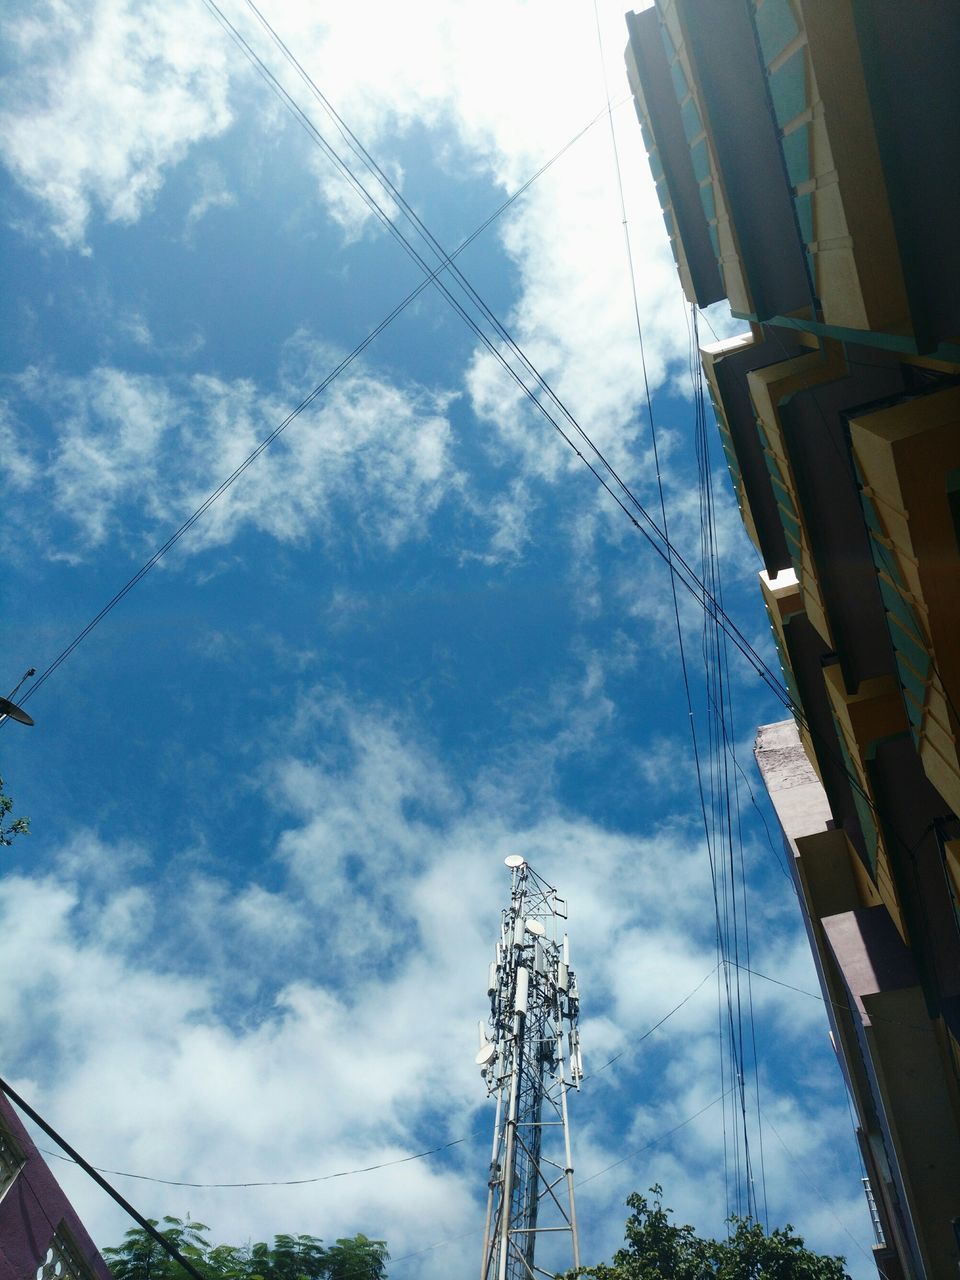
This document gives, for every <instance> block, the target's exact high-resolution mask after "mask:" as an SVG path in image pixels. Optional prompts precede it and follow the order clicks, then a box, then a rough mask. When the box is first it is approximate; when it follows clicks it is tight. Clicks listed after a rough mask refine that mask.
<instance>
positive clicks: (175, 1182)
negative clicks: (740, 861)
mask: <svg viewBox="0 0 960 1280" xmlns="http://www.w3.org/2000/svg"><path fill="white" fill-rule="evenodd" d="M715 972H716V967H714V968H713V969H711V970H710V971H709V972H708V973H705V974H704V975H703V977H702V978H701V979H700V981H699V982H698V983H697V985H696V986H695V987H693V988H692V989H691V990H690V991H688V992H687V994H686V995H685V996H684V997H683V999H682V1000H680V1001H678V1002H677V1004H675V1005H674V1006H673V1008H672V1009H669V1010H668V1011H667V1012H666V1013H665V1014H664V1015H663V1016H662V1017H661V1018H659V1019H658V1020H657V1021H656V1022H655V1023H654V1024H653V1025H652V1026H650V1027H648V1028H647V1029H646V1031H644V1032H643V1033H642V1034H641V1035H640V1036H639V1037H638V1038H637V1039H636V1040H634V1041H632V1042H631V1043H630V1044H629V1045H627V1046H626V1047H625V1048H623V1049H621V1050H620V1052H619V1053H615V1054H614V1055H613V1057H611V1058H609V1059H608V1060H607V1061H606V1062H604V1063H603V1064H602V1065H601V1066H599V1067H597V1068H596V1069H595V1070H593V1071H591V1072H590V1074H589V1075H586V1076H584V1077H583V1080H582V1083H583V1084H586V1083H587V1082H588V1081H590V1080H594V1079H596V1077H597V1076H598V1075H600V1074H601V1073H602V1072H604V1071H606V1070H607V1069H608V1067H611V1066H613V1064H614V1063H615V1062H618V1061H619V1060H620V1059H621V1058H623V1057H626V1056H627V1055H628V1054H630V1053H633V1052H635V1051H636V1049H637V1048H638V1047H639V1046H640V1045H641V1044H643V1042H644V1041H645V1040H647V1039H649V1037H650V1036H652V1035H653V1034H654V1032H656V1031H659V1029H660V1028H661V1027H662V1026H663V1025H664V1023H665V1022H667V1021H669V1019H670V1018H672V1017H673V1015H674V1014H675V1013H678V1012H679V1011H680V1010H681V1009H682V1008H683V1007H684V1005H685V1004H687V1003H689V1001H690V1000H692V999H693V997H694V996H695V995H696V994H697V992H698V991H700V990H701V988H702V987H703V986H704V985H705V983H707V982H708V981H709V980H710V978H712V977H713V974H714V973H715ZM0 1089H2V1090H4V1091H5V1092H9V1090H7V1087H6V1085H5V1084H4V1083H3V1081H2V1080H0ZM11 1097H13V1098H14V1101H15V1102H17V1105H18V1106H19V1105H20V1104H21V1102H22V1099H19V1098H17V1097H16V1096H14V1095H13V1094H12V1093H11ZM25 1105H26V1104H24V1106H25ZM31 1118H32V1116H31ZM481 1129H482V1126H479V1125H478V1126H477V1127H475V1128H474V1129H472V1130H471V1131H470V1132H469V1133H468V1134H465V1135H464V1136H463V1137H461V1138H454V1139H452V1140H451V1141H449V1142H442V1143H439V1144H438V1145H437V1146H434V1147H430V1148H429V1149H427V1150H426V1151H418V1152H416V1153H414V1154H413V1155H408V1156H400V1157H398V1158H397V1159H395V1160H383V1161H380V1162H379V1163H378V1164H371V1165H363V1166H360V1167H358V1168H355V1169H341V1170H338V1171H337V1172H336V1173H324V1174H317V1175H315V1176H313V1177H309V1178H264V1179H247V1180H245V1181H242V1182H186V1181H184V1180H182V1179H179V1178H158V1177H153V1176H151V1175H149V1174H144V1173H130V1172H128V1171H127V1170H124V1169H108V1168H105V1167H103V1166H101V1165H91V1166H90V1167H91V1168H92V1169H95V1170H96V1172H97V1173H102V1174H110V1175H111V1176H112V1177H115V1178H131V1179H135V1180H136V1181H137V1182H151V1183H159V1184H160V1185H162V1186H166V1187H188V1188H191V1189H194V1190H207V1191H211V1190H240V1189H243V1188H249V1187H301V1186H308V1185H313V1184H316V1183H320V1182H332V1181H333V1180H334V1179H337V1178H350V1177H354V1176H355V1175H358V1174H364V1173H375V1172H377V1171H379V1170H380V1169H390V1168H393V1167H395V1166H396V1165H400V1164H410V1163H411V1162H413V1161H415V1160H425V1159H427V1158H429V1157H430V1156H434V1155H438V1154H439V1153H440V1152H441V1151H448V1150H449V1149H450V1148H451V1147H457V1146H461V1145H462V1144H463V1143H464V1142H469V1141H470V1139H471V1138H475V1137H476V1136H477V1134H478V1133H480V1132H481ZM58 1141H59V1139H58ZM44 1154H46V1155H52V1156H54V1157H55V1158H56V1159H59V1160H64V1159H66V1160H67V1161H68V1162H70V1161H72V1157H65V1156H62V1155H59V1154H58V1153H57V1152H55V1151H45V1152H44ZM73 1163H76V1161H73Z"/></svg>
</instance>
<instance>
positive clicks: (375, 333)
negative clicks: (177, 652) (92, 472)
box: [0, 109, 606, 724]
mask: <svg viewBox="0 0 960 1280" xmlns="http://www.w3.org/2000/svg"><path fill="white" fill-rule="evenodd" d="M605 110H606V109H604V111H601V112H599V113H598V114H597V115H596V116H594V118H593V119H592V120H590V121H589V122H588V123H587V124H586V125H584V127H583V128H582V129H581V130H580V132H579V133H577V134H575V135H574V136H573V137H572V138H570V139H569V141H568V142H566V143H565V144H564V146H562V147H561V148H560V150H559V151H557V152H556V153H555V154H554V155H553V156H551V157H550V159H549V160H547V161H546V162H545V163H544V164H542V165H541V166H540V168H539V169H537V170H536V172H535V173H533V174H531V176H530V177H529V178H528V179H527V180H526V182H524V183H523V184H522V185H521V186H519V187H518V188H517V189H516V190H515V191H514V192H513V194H512V195H511V196H509V197H508V198H507V199H506V200H505V201H504V202H503V203H502V204H501V205H499V206H498V207H497V209H495V210H494V212H493V213H491V214H490V215H489V217H487V218H485V219H484V221H483V222H481V223H480V225H479V226H478V227H477V228H476V229H475V230H474V231H472V232H471V234H470V235H469V236H467V238H466V239H465V240H463V241H462V242H461V243H460V244H459V245H458V246H457V248H456V249H454V251H453V253H451V254H450V256H449V259H448V260H447V261H444V262H443V263H441V264H440V265H439V266H438V267H437V268H436V270H434V271H432V272H431V273H430V274H429V276H427V278H426V279H424V280H422V281H421V282H420V284H418V285H417V287H416V288H415V289H413V290H411V292H410V293H408V294H407V295H406V297H405V298H403V299H402V300H401V301H400V302H398V303H397V305H396V306H395V307H394V308H393V310H392V311H390V312H389V313H388V314H387V315H386V316H385V317H384V318H383V320H381V321H380V323H379V324H378V325H377V326H376V327H375V328H374V329H372V330H371V331H370V332H369V333H368V334H367V336H366V337H365V338H364V339H363V340H362V341H361V342H359V343H358V344H357V345H356V346H355V347H354V348H353V350H352V351H351V352H350V353H349V355H347V356H345V357H344V358H343V359H342V360H341V361H340V362H339V363H338V364H337V365H335V366H334V368H333V369H332V370H331V371H330V372H329V373H328V374H327V376H326V377H325V378H324V379H323V381H322V382H320V383H319V384H318V385H317V386H316V387H314V389H313V390H312V391H311V392H310V394H309V395H308V396H306V397H305V398H304V399H303V400H301V402H300V403H299V404H298V405H297V406H296V407H295V408H294V409H293V410H292V411H291V412H290V413H289V414H288V415H287V416H286V417H285V418H284V419H283V420H282V421H281V422H280V423H278V425H277V426H276V427H274V429H273V430H272V431H271V432H270V434H269V435H268V436H266V437H265V438H264V439H263V440H261V442H260V443H259V444H258V445H257V446H256V448H255V449H254V450H253V451H252V452H251V453H249V454H248V455H247V457H246V458H244V460H243V461H242V462H241V463H240V464H239V466H237V467H236V468H235V470H234V471H232V472H231V473H230V475H229V476H227V477H226V479H225V480H223V481H222V483H221V484H220V485H219V486H218V487H217V488H216V489H214V491H213V492H212V493H210V494H209V495H208V496H207V497H206V498H205V499H204V501H203V502H202V503H201V504H200V506H199V507H197V509H196V510H195V511H194V512H193V514H192V515H190V516H189V517H188V518H187V519H186V520H185V521H184V522H183V524H181V525H180V526H179V528H177V529H176V530H175V531H174V533H172V534H171V535H170V537H169V538H168V539H167V541H166V542H164V543H163V545H162V546H160V547H158V549H157V550H156V551H155V552H154V553H153V555H152V556H151V557H150V559H149V560H147V561H146V563H145V564H143V565H142V566H141V567H140V569H138V570H137V572H136V573H135V574H134V575H133V576H132V577H131V578H129V579H128V580H127V582H126V583H125V584H124V585H123V586H122V587H121V588H120V590H119V591H117V593H116V594H115V595H113V596H112V597H111V598H110V599H109V600H108V601H107V603H106V604H105V605H104V606H103V608H102V609H101V610H100V611H99V613H97V614H96V615H95V616H94V617H93V618H92V619H91V620H90V621H89V622H88V623H87V625H86V626H85V627H84V628H83V630H82V631H80V632H79V633H78V634H77V635H76V636H75V637H74V638H73V640H71V641H70V643H69V644H68V645H67V646H66V648H64V649H63V650H62V651H61V652H60V653H59V654H58V655H57V657H56V658H54V660H53V661H52V662H51V663H50V665H49V666H48V667H47V668H46V669H45V670H44V671H43V672H42V673H41V675H40V676H39V678H38V679H37V680H36V682H35V683H34V684H33V685H32V686H31V687H30V689H29V690H28V691H27V692H26V693H25V694H24V696H23V698H22V699H21V702H26V701H27V700H28V698H31V697H32V696H33V695H34V694H35V693H36V692H37V691H38V690H39V689H40V688H41V687H42V686H43V685H44V684H45V683H46V681H47V680H48V679H49V678H50V676H52V675H53V673H54V672H55V671H56V670H57V669H58V668H59V667H60V666H61V665H62V663H64V662H65V661H66V660H67V658H69V657H70V655H71V654H72V653H73V651H74V650H75V649H76V648H77V647H78V646H79V645H80V644H82V643H83V641H84V640H85V639H86V638H87V636H89V635H90V633H91V631H93V630H94V628H95V627H97V626H98V625H99V624H100V623H101V622H102V621H103V620H104V618H106V616H107V615H108V614H109V613H110V612H111V611H112V610H113V609H114V608H116V606H117V605H118V604H119V603H120V602H121V601H122V600H123V599H124V597H125V596H126V595H128V594H129V592H130V591H132V590H133V588H134V587H135V586H137V584H138V583H139V582H140V581H141V580H142V579H143V578H145V577H146V576H147V574H148V573H149V572H150V570H151V569H153V568H154V567H155V566H156V565H157V564H158V563H159V561H160V560H162V559H163V557H164V556H165V555H166V554H167V552H168V551H170V550H171V549H172V548H173V547H174V546H175V545H176V544H177V543H178V542H179V541H180V539H181V538H182V537H183V536H184V534H185V533H187V532H188V531H189V530H190V529H191V528H192V527H193V526H194V525H195V524H196V523H197V521H198V520H199V519H200V518H201V517H202V516H203V515H204V514H205V513H206V512H207V510H208V509H209V508H210V507H211V506H213V504H214V503H215V502H216V501H217V500H218V499H219V498H221V497H223V495H224V494H225V493H226V492H227V490H228V489H229V488H231V486H232V485H233V484H234V483H235V482H236V481H237V480H239V478H240V476H241V475H243V473H244V471H246V469H247V468H248V467H249V466H250V465H251V464H252V463H254V462H255V461H256V460H257V458H259V457H260V455H261V453H263V452H265V450H267V449H268V448H269V447H270V446H271V445H272V444H273V442H274V441H275V440H276V439H277V437H278V436H279V435H280V434H281V433H282V432H283V431H285V430H286V428H287V427H288V426H289V425H290V424H291V422H293V421H294V420H295V419H296V418H298V417H299V416H300V414H301V413H303V411H304V410H305V409H307V408H309V406H310V405H311V404H313V402H314V401H315V400H316V399H317V398H318V397H319V396H321V395H322V394H323V392H325V391H326V390H327V388H328V387H329V386H330V384H331V383H332V382H333V381H334V380H335V379H336V378H337V377H339V375H340V374H341V373H343V372H344V371H345V370H346V369H347V368H348V367H349V366H350V365H351V364H353V362H354V361H355V360H356V359H357V357H358V356H360V355H361V354H362V353H363V352H364V351H365V350H366V349H367V347H368V346H370V344H371V343H372V342H373V341H374V339H375V338H377V337H379V335H380V334H381V333H382V332H383V331H384V329H386V328H387V326H388V325H389V324H391V323H392V322H393V321H394V320H395V319H396V318H397V316H399V315H400V313H401V312H402V311H404V310H406V308H407V307H408V306H409V305H410V304H411V303H412V302H413V301H414V300H415V299H416V298H418V297H419V296H420V294H421V293H423V292H424V290H425V289H426V288H427V287H428V286H429V285H430V284H431V283H432V282H433V280H434V279H435V278H436V276H438V275H439V274H440V273H441V272H442V271H444V270H445V269H446V267H447V265H448V262H452V261H453V259H454V258H456V257H458V256H459V255H460V254H461V253H462V252H463V251H464V249H466V248H467V246H468V245H470V244H472V243H473V241H474V240H476V239H477V237H478V236H480V235H481V234H482V233H483V232H484V231H486V229H487V228H488V227H489V226H490V225H491V224H492V223H493V222H495V221H496V220H497V219H498V218H499V217H500V216H501V215H502V214H503V213H505V212H506V211H507V210H508V209H509V208H510V207H511V205H513V204H514V203H515V202H516V201H517V200H519V199H520V197H521V196H522V195H524V194H525V193H526V192H527V191H528V190H529V188H530V187H531V186H532V185H533V184H534V183H535V182H536V181H537V179H538V178H540V177H542V176H543V174H545V173H546V172H547V170H548V169H550V168H551V167H552V166H553V165H554V164H555V163H556V162H557V161H558V160H559V159H561V157H562V156H564V155H565V154H566V153H567V151H569V150H570V148H571V147H573V146H574V145H575V143H577V142H579V141H580V139H581V138H582V137H583V136H584V135H585V134H586V133H587V132H589V130H590V129H592V128H593V126H594V125H595V124H596V123H597V121H598V120H600V119H602V118H603V116H604V114H605ZM29 674H33V673H32V671H31V673H29ZM22 683H23V681H21V684H22ZM17 687H18V688H19V685H18V686H17ZM2 723H3V720H0V724H2Z"/></svg>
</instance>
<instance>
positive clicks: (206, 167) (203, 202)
mask: <svg viewBox="0 0 960 1280" xmlns="http://www.w3.org/2000/svg"><path fill="white" fill-rule="evenodd" d="M197 176H198V186H199V192H198V194H197V197H196V199H195V200H194V202H193V204H192V205H191V206H190V208H189V209H188V210H187V217H186V224H185V236H186V237H187V238H188V239H189V238H190V236H191V234H192V232H193V230H194V228H195V227H196V225H197V223H198V222H200V221H201V219H203V218H205V217H206V215H207V214H208V213H209V212H210V210H211V209H229V208H230V207H231V206H232V205H235V204H236V203H237V197H236V196H235V195H234V193H233V192H232V191H231V190H229V188H228V187H227V183H226V179H225V177H224V174H223V170H222V169H221V167H220V166H219V165H218V164H216V163H214V162H213V161H208V162H207V163H205V164H202V165H201V166H200V169H199V172H198V175H197Z"/></svg>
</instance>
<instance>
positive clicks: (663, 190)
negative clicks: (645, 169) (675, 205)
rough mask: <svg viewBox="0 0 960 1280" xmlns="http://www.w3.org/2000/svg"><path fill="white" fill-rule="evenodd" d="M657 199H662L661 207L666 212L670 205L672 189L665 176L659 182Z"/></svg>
mask: <svg viewBox="0 0 960 1280" xmlns="http://www.w3.org/2000/svg"><path fill="white" fill-rule="evenodd" d="M657 199H658V200H659V201H660V208H661V209H662V210H663V211H664V213H666V211H667V210H668V209H669V208H670V207H671V206H670V191H669V189H668V187H667V182H666V179H665V178H661V179H660V181H659V182H658V183H657Z"/></svg>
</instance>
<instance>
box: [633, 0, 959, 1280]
mask: <svg viewBox="0 0 960 1280" xmlns="http://www.w3.org/2000/svg"><path fill="white" fill-rule="evenodd" d="M627 25H628V31H629V44H628V46H627V53H626V58H627V69H628V75H629V79H630V83H631V87H632V89H633V92H634V96H635V100H636V107H637V114H638V116H639V119H640V125H641V130H642V133H643V139H644V143H645V145H646V149H647V152H648V156H649V161H650V166H651V169H652V171H653V176H654V179H655V181H656V184H657V191H658V194H659V197H660V202H661V205H662V208H663V214H664V220H665V222H666V226H667V231H668V234H669V236H670V243H671V246H672V248H673V253H674V257H675V259H676V263H677V269H678V272H679V275H680V280H681V283H682V286H683V290H684V293H685V294H686V297H687V299H688V300H689V301H690V302H691V303H695V304H697V305H699V306H705V305H707V304H709V303H712V302H716V301H719V300H720V299H722V298H726V299H728V300H729V303H730V306H731V309H732V311H733V313H734V314H735V315H736V316H738V317H740V318H742V319H743V321H744V330H745V331H744V333H743V335H741V336H738V337H736V338H733V339H730V340H728V341H724V342H719V343H716V344H714V345H711V346H705V347H703V348H702V350H701V355H702V361H703V366H704V370H705V373H706V377H707V381H708V384H709V388H710V394H711V398H712V400H713V405H714V409H715V412H716V417H717V422H718V425H719V429H720V435H721V439H722V443H723V447H724V451H725V454H726V457H727V462H728V465H729V469H730V475H731V478H732V481H733V486H734V490H735V493H736V498H737V502H738V504H739V507H740V511H741V514H742V517H743V521H744V524H745V526H746V529H747V531H748V533H749V535H750V537H751V539H752V540H753V542H754V543H755V545H756V546H757V548H758V550H759V552H760V555H761V557H762V560H763V563H764V566H765V567H764V569H763V571H762V572H761V574H760V584H759V585H760V590H761V591H762V593H763V598H764V602H765V604H766V607H767V610H768V613H769V616H770V622H771V626H772V629H773V634H774V638H775V640H776V644H777V647H778V649H779V653H780V659H781V664H782V668H783V676H784V681H785V683H786V685H787V687H788V688H789V690H790V692H791V695H792V697H793V699H794V702H795V706H796V707H797V708H798V714H797V715H796V718H795V720H789V721H787V722H785V723H783V724H779V725H770V726H766V727H764V728H762V729H761V730H760V734H759V738H758V742H757V758H758V763H759V765H760V768H761V772H762V773H763V776H764V779H765V782H766V784H767V788H768V790H769V792H770V795H771V799H772V801H773V803H774V806H775V808H776V811H777V813H778V816H779V818H780V822H781V826H782V828H783V832H784V837H785V841H786V845H787V848H788V851H789V852H790V854H791V855H792V858H791V862H792V867H793V873H794V876H795V880H796V884H797V888H798V891H799V896H800V899H801V902H802V905H803V909H804V913H805V917H806V926H807V930H808V933H809V937H810V942H811V946H812V948H813V952H814V956H815V959H816V962H817V966H818V970H819V973H820V978H821V984H822V987H823V992H824V996H825V998H826V999H827V1001H828V1002H829V1003H828V1005H827V1008H828V1010H829V1012H830V1018H831V1026H832V1033H833V1039H834V1043H835V1045H836V1048H837V1052H838V1056H839V1058H840V1061H841V1065H842V1068H843V1071H844V1074H845V1077H846V1080H847V1083H848V1086H849V1089H850V1092H851V1096H852V1098H853V1101H854V1105H855V1108H856V1114H857V1123H858V1137H859V1141H860V1146H861V1150H862V1152H863V1158H864V1163H865V1166H866V1168H867V1171H868V1173H869V1187H868V1188H867V1190H868V1198H869V1199H871V1202H872V1207H873V1208H874V1210H875V1213H874V1222H875V1225H876V1227H877V1239H878V1245H877V1250H876V1253H877V1264H878V1268H879V1270H880V1273H881V1275H883V1276H885V1277H888V1278H889V1280H895V1278H897V1277H903V1280H908V1278H911V1280H913V1278H917V1280H919V1278H920V1277H929V1278H931V1280H933V1278H934V1277H936V1278H937V1280H941V1278H942V1280H946V1278H947V1277H950V1280H955V1277H956V1275H957V1268H958V1264H960V1252H958V1237H960V822H958V818H957V814H958V813H960V755H958V745H960V236H958V234H957V229H956V224H957V219H958V216H960V126H958V123H957V122H958V121H960V75H958V73H957V68H958V67H960V8H958V7H957V5H956V3H955V0H924V3H923V4H912V3H894V2H893V0H657V2H656V5H655V7H653V8H651V9H647V10H646V11H644V12H642V13H639V14H628V16H627Z"/></svg>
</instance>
